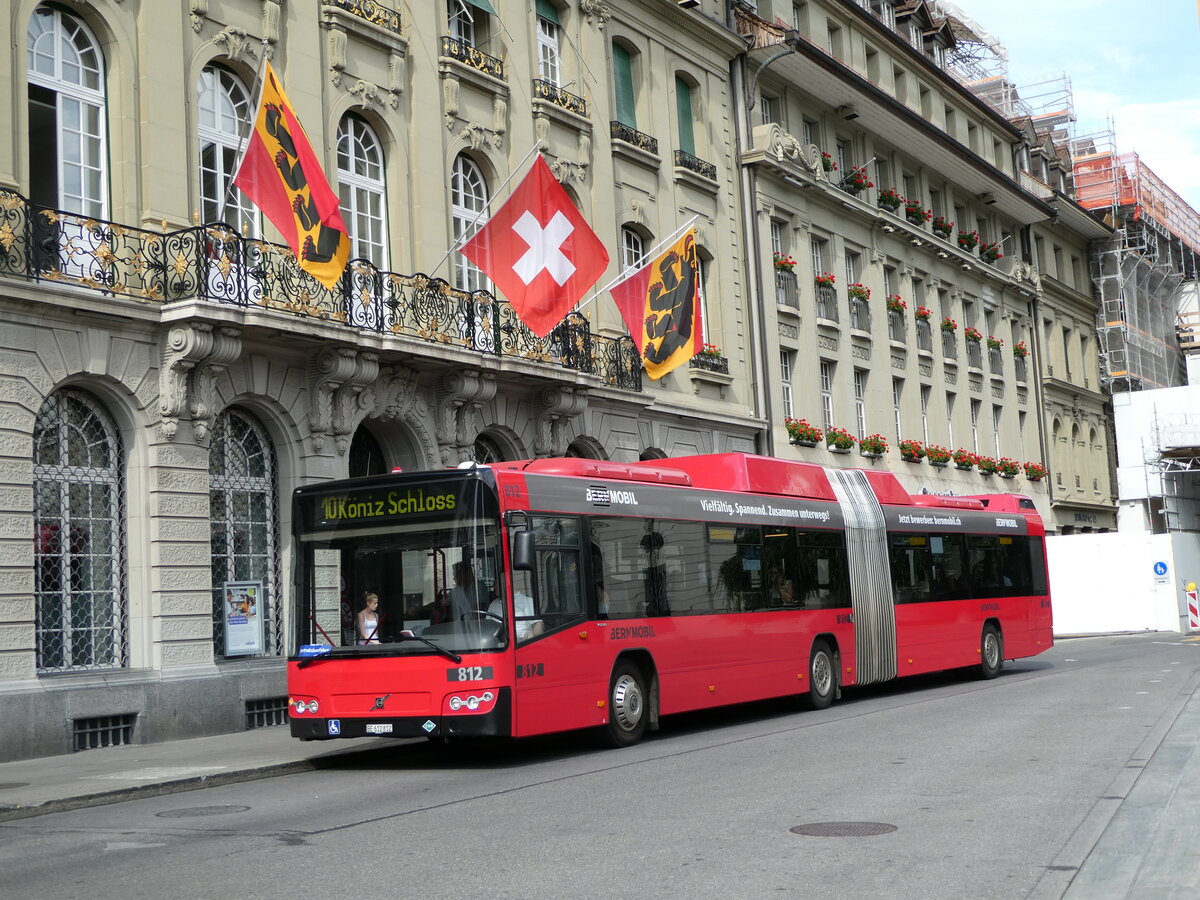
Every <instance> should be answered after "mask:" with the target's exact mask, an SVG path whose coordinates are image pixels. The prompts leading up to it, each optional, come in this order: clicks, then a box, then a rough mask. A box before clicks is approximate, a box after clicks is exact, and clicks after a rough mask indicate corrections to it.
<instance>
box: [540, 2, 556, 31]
mask: <svg viewBox="0 0 1200 900" xmlns="http://www.w3.org/2000/svg"><path fill="white" fill-rule="evenodd" d="M537 14H538V16H539V17H540V18H543V19H545V20H546V21H547V22H553V23H554V24H555V25H561V24H562V22H560V21H558V8H557V7H555V5H554V4H553V3H551V2H550V0H537Z"/></svg>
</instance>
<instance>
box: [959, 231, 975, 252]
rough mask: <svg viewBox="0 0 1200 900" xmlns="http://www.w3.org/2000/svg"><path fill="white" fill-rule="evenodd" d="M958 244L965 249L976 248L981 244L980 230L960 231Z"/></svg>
mask: <svg viewBox="0 0 1200 900" xmlns="http://www.w3.org/2000/svg"><path fill="white" fill-rule="evenodd" d="M958 246H960V247H962V248H963V249H964V250H974V249H975V248H976V247H978V246H979V232H978V231H960V232H959V233H958Z"/></svg>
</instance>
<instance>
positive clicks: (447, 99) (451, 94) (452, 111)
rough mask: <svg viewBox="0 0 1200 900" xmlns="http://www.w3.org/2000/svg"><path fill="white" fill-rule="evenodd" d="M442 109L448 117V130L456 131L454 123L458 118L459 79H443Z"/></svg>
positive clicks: (448, 77) (450, 77) (447, 77)
mask: <svg viewBox="0 0 1200 900" xmlns="http://www.w3.org/2000/svg"><path fill="white" fill-rule="evenodd" d="M442 107H443V112H444V113H445V116H446V128H447V129H448V130H449V131H453V130H454V121H455V119H457V118H458V79H457V78H454V77H452V76H446V77H445V78H443V79H442Z"/></svg>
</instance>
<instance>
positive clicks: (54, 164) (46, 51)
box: [27, 6, 108, 218]
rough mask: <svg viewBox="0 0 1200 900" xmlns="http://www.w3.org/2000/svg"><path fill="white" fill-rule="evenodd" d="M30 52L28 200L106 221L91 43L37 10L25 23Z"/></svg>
mask: <svg viewBox="0 0 1200 900" xmlns="http://www.w3.org/2000/svg"><path fill="white" fill-rule="evenodd" d="M27 49H28V72H27V76H28V81H29V195H30V199H32V200H33V201H34V202H35V203H39V204H42V205H44V206H51V207H58V208H60V209H65V210H67V211H68V212H73V213H79V214H80V215H85V216H95V217H96V218H104V217H105V214H106V212H107V209H108V180H107V173H106V171H105V169H106V166H107V150H106V148H105V140H106V134H107V123H106V120H105V100H104V60H103V58H102V57H101V55H100V49H99V47H98V45H97V42H96V39H95V38H94V37H92V34H91V32H90V31H88V29H87V27H86V26H85V25H84V24H83V23H82V22H80V21H79V20H78V19H76V18H74V17H73V16H71V15H68V14H67V13H65V12H62V11H61V10H58V9H56V8H54V7H50V6H39V7H38V8H37V9H36V10H35V11H34V13H33V16H32V17H31V18H30V20H29V32H28V34H27Z"/></svg>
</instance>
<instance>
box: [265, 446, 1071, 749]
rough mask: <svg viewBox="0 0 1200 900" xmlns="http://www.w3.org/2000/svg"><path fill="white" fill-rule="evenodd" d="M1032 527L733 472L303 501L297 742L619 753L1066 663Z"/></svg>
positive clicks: (699, 469)
mask: <svg viewBox="0 0 1200 900" xmlns="http://www.w3.org/2000/svg"><path fill="white" fill-rule="evenodd" d="M1029 506H1031V504H1029V501H1028V500H1024V499H1023V498H1020V497H1018V496H1016V495H994V496H992V497H983V498H979V497H974V498H965V497H941V496H935V495H915V496H913V495H909V494H908V493H907V492H906V491H905V490H904V489H903V488H902V487H901V486H900V484H899V482H898V481H897V480H896V479H895V477H893V476H892V475H890V474H889V473H886V472H875V471H864V470H861V469H830V468H825V467H822V466H818V465H812V464H809V463H801V462H791V461H785V460H779V459H771V458H767V457H761V456H753V455H747V454H741V453H730V454H714V455H708V456H691V457H682V458H678V459H664V460H656V461H654V462H647V463H630V464H621V463H613V462H604V461H597V460H588V459H537V460H528V461H523V462H505V463H499V464H493V465H487V466H474V465H471V466H469V467H462V468H458V469H448V470H442V471H431V472H413V473H394V474H391V475H382V476H373V477H366V478H356V479H350V480H344V481H336V482H328V483H323V484H317V485H311V486H307V487H302V488H299V489H298V490H297V491H296V492H295V497H294V516H293V522H294V530H295V535H294V537H295V551H296V555H295V559H296V580H295V590H294V602H295V609H294V610H293V615H292V617H291V621H292V623H293V633H292V649H291V655H290V657H289V660H288V693H289V711H290V717H291V729H292V734H293V736H295V737H298V738H302V739H306V740H313V739H327V738H337V737H361V736H364V735H391V736H394V737H412V736H428V737H432V738H453V737H458V736H475V735H507V736H514V737H517V736H526V735H535V734H545V733H549V732H556V731H566V730H568V729H577V728H588V727H599V728H601V729H603V731H602V733H603V734H604V735H605V736H606V738H607V739H608V741H610V742H611V743H612V744H614V745H616V746H623V745H628V744H632V743H635V742H636V741H638V740H639V739H640V738H641V737H642V736H643V734H644V732H645V731H646V729H647V728H650V729H655V728H657V727H658V722H659V717H660V716H661V715H669V714H671V713H677V712H683V711H686V710H697V709H703V708H708V707H715V706H721V705H725V704H731V703H743V702H747V701H752V700H761V699H765V698H768V697H780V696H786V695H803V696H804V697H805V698H807V700H808V701H809V703H810V704H811V705H812V706H814V707H817V708H823V707H826V706H828V705H829V704H830V703H832V702H833V700H834V699H835V698H836V697H837V696H838V695H839V692H840V690H841V689H842V688H843V687H850V686H853V685H865V684H872V683H875V682H881V681H886V680H888V679H891V678H896V677H898V676H903V675H914V674H918V673H922V672H932V671H937V670H942V669H952V668H958V667H974V668H976V669H977V670H978V672H979V674H980V675H982V677H985V678H992V677H995V675H996V674H997V673H998V672H999V671H1000V667H1001V665H1002V663H1003V661H1004V660H1005V659H1016V658H1018V657H1026V656H1032V655H1034V654H1037V653H1041V652H1042V651H1044V650H1046V649H1048V648H1049V647H1051V646H1052V644H1053V638H1052V632H1051V608H1050V597H1049V593H1048V592H1049V588H1048V586H1047V575H1046V555H1045V538H1044V531H1043V528H1042V522H1041V520H1040V519H1039V518H1038V516H1037V513H1036V512H1035V511H1034V510H1032V509H1030V508H1029Z"/></svg>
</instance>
